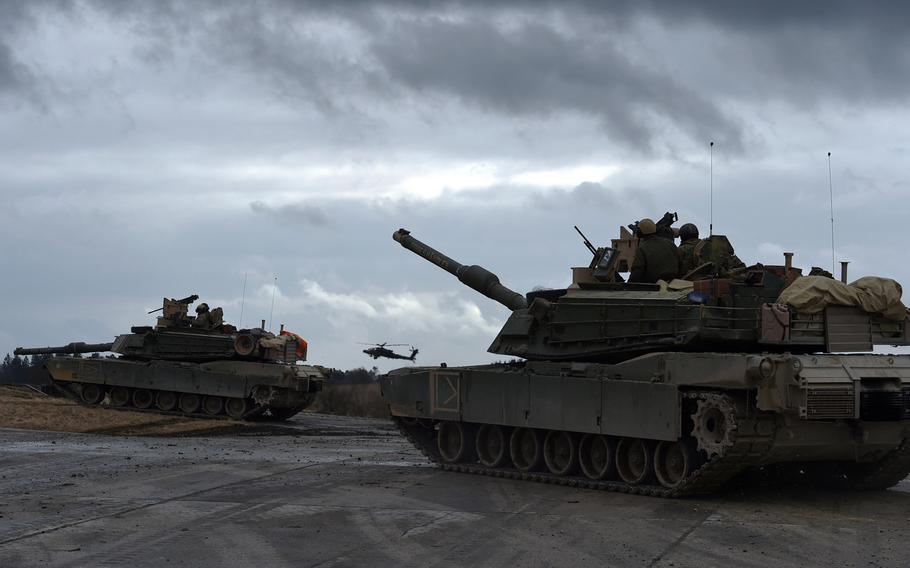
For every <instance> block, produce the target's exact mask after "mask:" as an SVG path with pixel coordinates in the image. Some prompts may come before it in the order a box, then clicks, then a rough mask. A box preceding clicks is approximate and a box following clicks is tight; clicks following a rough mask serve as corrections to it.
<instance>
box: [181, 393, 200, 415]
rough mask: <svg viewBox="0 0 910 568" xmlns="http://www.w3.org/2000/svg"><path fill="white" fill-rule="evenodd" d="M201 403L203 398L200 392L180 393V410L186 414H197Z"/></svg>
mask: <svg viewBox="0 0 910 568" xmlns="http://www.w3.org/2000/svg"><path fill="white" fill-rule="evenodd" d="M201 403H202V400H201V397H200V396H199V395H198V394H193V393H189V392H185V393H181V394H180V398H179V399H178V402H177V406H178V407H179V408H180V412H183V413H185V414H196V413H197V412H199V405H200V404H201Z"/></svg>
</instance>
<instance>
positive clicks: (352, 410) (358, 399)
mask: <svg viewBox="0 0 910 568" xmlns="http://www.w3.org/2000/svg"><path fill="white" fill-rule="evenodd" d="M310 410H313V411H316V412H325V413H328V414H341V415H342V416H364V417H367V418H388V417H389V407H388V405H387V404H386V402H385V401H384V400H383V398H382V394H380V391H379V383H363V384H352V385H331V384H329V385H326V386H325V388H324V389H323V390H322V392H320V393H319V394H318V395H317V396H316V401H315V402H314V403H313V405H312V406H311V407H310Z"/></svg>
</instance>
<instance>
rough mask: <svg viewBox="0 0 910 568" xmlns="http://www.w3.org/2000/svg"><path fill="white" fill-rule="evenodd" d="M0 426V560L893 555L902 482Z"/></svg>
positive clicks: (660, 562) (304, 427)
mask: <svg viewBox="0 0 910 568" xmlns="http://www.w3.org/2000/svg"><path fill="white" fill-rule="evenodd" d="M284 433H285V434H286V435H282V436H275V435H258V434H242V433H241V434H232V435H225V436H216V437H190V438H187V437H175V438H169V437H156V438H142V437H131V436H127V437H112V436H105V435H98V434H78V433H56V432H40V431H24V430H13V429H0V566H4V567H6V566H10V567H18V566H73V567H76V566H130V567H134V568H135V567H141V566H257V567H260V566H269V567H273V566H324V567H325V566H433V565H436V566H450V565H465V566H509V567H512V566H677V567H678V566H756V567H758V566H761V567H763V568H764V567H767V566H907V565H908V559H910V538H908V537H910V482H908V481H904V482H903V483H901V484H900V485H899V486H898V487H897V488H895V489H892V490H890V491H886V492H878V493H842V494H838V493H831V492H822V491H807V490H800V491H795V490H793V491H767V490H765V491H747V492H740V493H735V494H726V495H718V496H714V497H712V498H710V499H700V500H661V499H654V498H647V497H634V496H628V495H621V494H612V493H604V492H597V491H590V490H579V489H571V488H566V487H560V486H551V485H543V484H534V483H528V482H521V481H513V480H505V479H497V478H487V477H479V476H469V475H464V474H456V473H448V472H442V471H439V470H437V469H435V468H432V467H430V466H429V465H428V464H427V463H426V462H425V460H424V459H423V458H422V457H421V456H420V455H419V454H417V453H416V452H415V451H414V450H412V449H411V448H410V447H409V446H407V444H406V443H405V442H404V440H403V439H402V438H400V437H399V436H397V434H395V432H393V431H392V429H391V428H390V427H389V424H388V423H387V422H384V421H376V420H369V419H358V418H342V417H335V416H325V415H318V414H301V415H298V416H297V417H295V419H293V420H292V421H291V422H290V423H289V426H288V429H287V430H286V431H285V432H284Z"/></svg>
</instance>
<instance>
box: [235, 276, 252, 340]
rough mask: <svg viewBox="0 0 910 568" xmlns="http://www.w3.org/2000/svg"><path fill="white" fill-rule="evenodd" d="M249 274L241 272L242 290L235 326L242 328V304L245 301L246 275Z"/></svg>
mask: <svg viewBox="0 0 910 568" xmlns="http://www.w3.org/2000/svg"><path fill="white" fill-rule="evenodd" d="M249 274H250V273H249V272H244V273H243V291H242V292H241V293H240V321H239V322H238V323H237V327H239V328H240V329H243V304H244V303H245V302H246V277H247V276H249Z"/></svg>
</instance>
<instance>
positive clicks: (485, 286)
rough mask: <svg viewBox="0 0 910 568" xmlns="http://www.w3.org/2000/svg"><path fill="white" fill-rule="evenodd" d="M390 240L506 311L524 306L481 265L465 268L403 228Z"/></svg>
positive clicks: (520, 298)
mask: <svg viewBox="0 0 910 568" xmlns="http://www.w3.org/2000/svg"><path fill="white" fill-rule="evenodd" d="M392 239H394V240H395V241H396V242H398V243H399V244H400V245H401V246H403V247H404V248H406V249H408V250H409V251H411V252H413V253H414V254H416V255H417V256H420V257H423V258H425V259H426V260H429V261H430V262H432V263H433V264H435V265H436V266H438V267H439V268H442V269H443V270H445V271H446V272H448V273H449V274H452V275H453V276H455V277H456V278H458V280H459V281H461V283H462V284H464V285H465V286H468V287H469V288H472V289H474V290H476V291H478V292H480V293H481V294H483V295H484V296H486V297H487V298H490V299H491V300H495V301H497V302H499V303H500V304H502V305H504V306H505V307H507V308H509V309H510V310H513V311H514V310H520V309H524V308H527V307H528V302H527V300H526V299H525V297H524V296H522V295H521V294H519V293H518V292H515V291H514V290H510V289H509V288H507V287H506V286H503V285H502V284H501V283H500V282H499V277H498V276H496V275H495V274H493V273H492V272H490V271H489V270H487V269H486V268H483V267H482V266H477V265H473V266H465V265H463V264H461V263H460V262H457V261H455V260H453V259H451V258H449V257H448V256H446V255H444V254H442V253H441V252H439V251H438V250H436V249H434V248H433V247H431V246H428V245H426V244H424V243H422V242H420V241H419V240H417V239H416V238H414V237H412V236H411V232H410V231H408V230H406V229H398V230H397V231H395V233H394V234H392Z"/></svg>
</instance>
